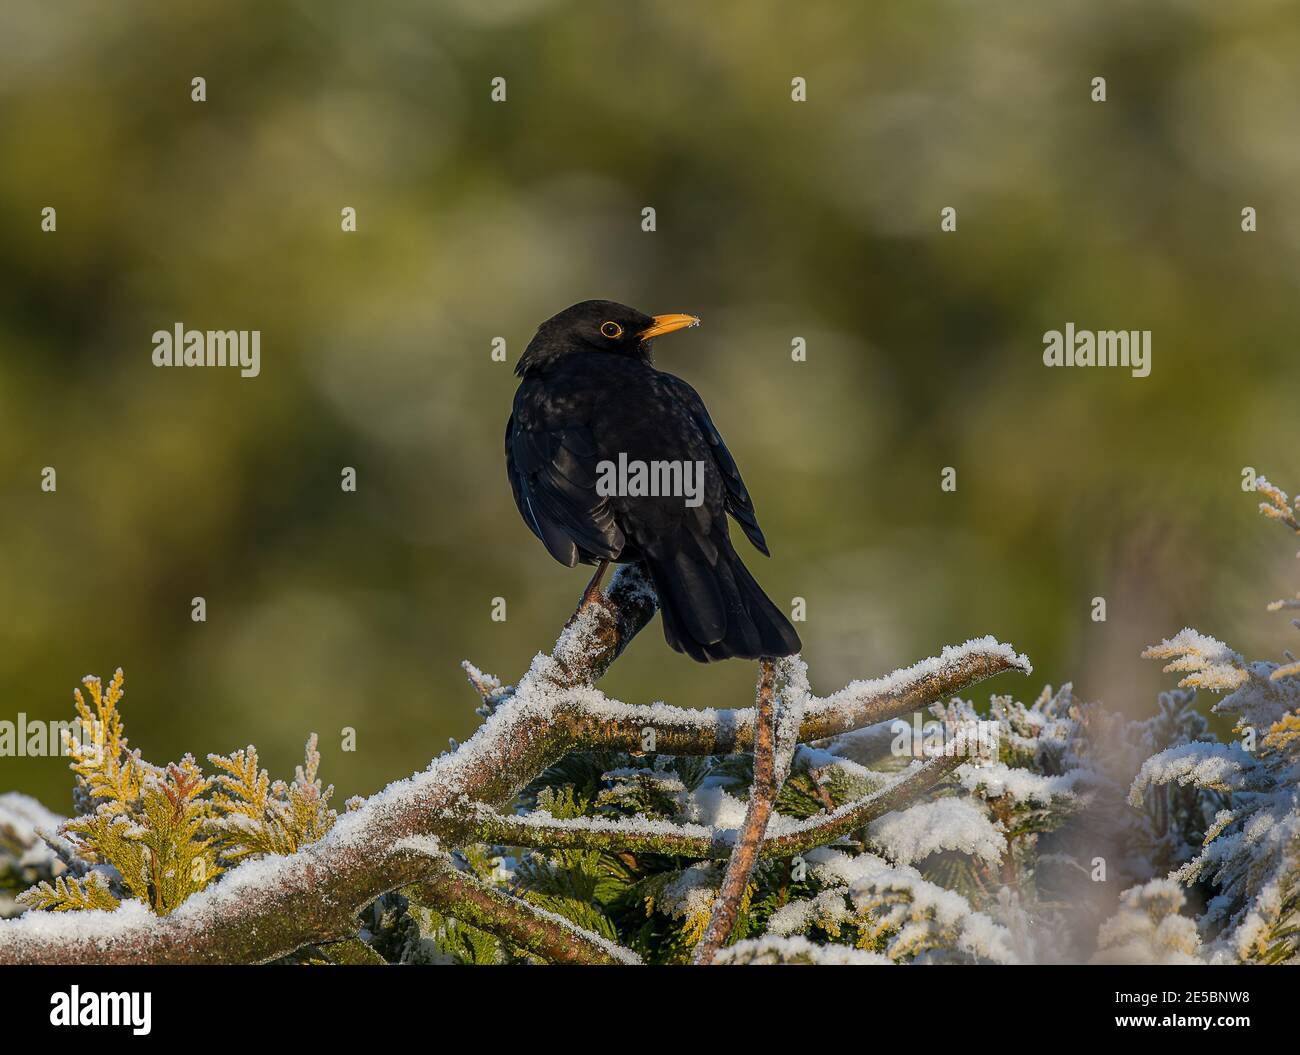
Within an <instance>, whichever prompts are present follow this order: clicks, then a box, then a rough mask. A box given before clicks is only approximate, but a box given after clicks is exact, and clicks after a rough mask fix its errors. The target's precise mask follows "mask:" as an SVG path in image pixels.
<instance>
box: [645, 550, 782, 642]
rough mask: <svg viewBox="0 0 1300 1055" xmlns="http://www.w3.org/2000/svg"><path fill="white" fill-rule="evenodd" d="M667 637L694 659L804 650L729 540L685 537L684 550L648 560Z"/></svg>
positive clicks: (779, 611)
mask: <svg viewBox="0 0 1300 1055" xmlns="http://www.w3.org/2000/svg"><path fill="white" fill-rule="evenodd" d="M646 566H647V567H648V568H649V570H650V577H651V579H652V580H653V581H654V585H655V591H656V592H657V593H658V594H659V610H660V611H661V612H662V613H663V620H664V637H665V638H667V639H668V644H669V646H670V647H672V648H674V649H676V650H677V651H678V652H685V653H686V654H687V655H688V656H690V657H691V658H692V659H695V660H698V661H699V662H701V663H708V662H709V661H710V660H715V659H730V658H738V659H758V658H759V657H761V656H792V655H794V654H795V653H796V652H798V651H799V650H800V648H802V645H801V644H800V642H799V635H798V634H796V633H795V630H794V627H793V626H791V625H790V621H789V620H788V619H786V617H785V616H784V615H783V614H782V613H781V610H780V609H779V608H777V606H776V605H775V604H773V603H772V602H771V601H770V600H768V597H767V595H766V594H765V593H763V590H762V588H761V587H760V586H759V585H758V583H756V582H755V581H754V577H753V576H752V575H750V574H749V570H748V569H747V568H746V567H745V565H744V564H743V563H742V562H741V560H740V557H739V555H738V554H737V553H736V551H735V550H734V549H733V548H732V545H731V541H730V539H728V538H727V537H726V536H725V535H721V536H715V537H713V538H705V539H701V538H698V537H696V536H694V535H690V534H689V533H685V537H684V538H683V540H682V545H681V546H679V547H678V548H677V550H676V551H675V552H674V553H672V554H670V555H668V556H666V557H664V558H662V559H657V558H654V557H650V558H648V559H647V560H646Z"/></svg>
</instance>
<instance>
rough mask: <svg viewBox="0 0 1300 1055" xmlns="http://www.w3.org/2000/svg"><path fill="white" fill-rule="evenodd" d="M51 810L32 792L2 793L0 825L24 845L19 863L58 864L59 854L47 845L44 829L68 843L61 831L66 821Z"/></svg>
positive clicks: (61, 843)
mask: <svg viewBox="0 0 1300 1055" xmlns="http://www.w3.org/2000/svg"><path fill="white" fill-rule="evenodd" d="M66 820H67V818H66V817H60V816H59V815H58V814H57V813H52V812H51V811H50V810H48V809H46V808H45V807H44V806H43V805H41V804H40V803H39V802H37V801H36V800H35V799H34V798H32V797H31V796H29V795H23V794H20V793H19V792H17V791H7V792H5V793H4V794H0V829H6V828H7V829H8V830H9V831H11V832H12V833H13V834H14V837H15V838H16V839H17V840H18V842H19V844H20V845H22V846H23V847H25V849H24V851H23V853H22V856H21V857H20V858H19V859H18V864H19V865H20V866H24V867H25V866H28V865H36V866H39V865H49V866H55V865H56V863H57V862H58V861H59V858H58V855H57V854H55V853H54V851H53V850H51V849H50V847H49V846H48V845H46V843H45V840H44V839H42V838H41V835H42V833H44V835H46V836H47V837H49V838H50V839H52V840H53V841H54V842H56V843H58V844H60V845H67V843H66V840H64V839H63V838H62V837H61V836H60V835H59V827H60V826H61V825H62V824H63V823H64V821H66Z"/></svg>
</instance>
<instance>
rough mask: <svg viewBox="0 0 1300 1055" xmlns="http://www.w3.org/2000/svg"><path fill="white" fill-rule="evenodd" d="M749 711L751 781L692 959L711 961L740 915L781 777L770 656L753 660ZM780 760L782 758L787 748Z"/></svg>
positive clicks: (773, 667)
mask: <svg viewBox="0 0 1300 1055" xmlns="http://www.w3.org/2000/svg"><path fill="white" fill-rule="evenodd" d="M754 711H755V724H754V783H753V786H752V787H751V788H750V792H749V802H748V804H747V805H746V807H745V821H744V823H743V824H742V825H741V826H740V831H739V832H738V833H737V834H736V843H735V845H734V846H733V847H732V848H731V857H730V859H729V860H728V861H727V871H726V874H725V875H723V877H722V888H721V889H720V890H719V891H718V898H717V900H716V901H715V902H714V903H713V914H712V916H710V917H709V925H708V927H707V929H706V930H705V931H704V937H703V938H702V939H701V940H700V944H699V947H698V948H697V949H696V950H695V958H694V962H695V963H696V964H710V963H712V962H713V958H714V957H715V956H716V955H717V953H718V950H719V949H720V948H722V946H723V945H724V944H725V943H726V941H727V939H728V938H729V937H730V936H731V929H732V927H734V926H735V925H736V917H738V916H739V915H740V903H741V902H742V901H743V900H744V897H745V888H746V887H747V886H749V877H750V876H751V875H752V874H753V871H754V865H755V864H756V863H757V861H758V851H759V848H760V847H761V846H762V843H763V836H764V834H765V833H766V832H767V822H768V819H769V818H770V817H771V816H772V806H773V803H775V801H776V796H777V792H779V791H780V790H781V783H782V781H784V780H785V773H783V772H778V771H777V767H776V667H775V665H774V664H773V662H772V661H771V660H770V659H762V660H759V663H758V690H757V693H756V696H755V701H754ZM786 761H787V763H788V761H789V753H787V756H786Z"/></svg>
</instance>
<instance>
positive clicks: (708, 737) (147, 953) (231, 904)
mask: <svg viewBox="0 0 1300 1055" xmlns="http://www.w3.org/2000/svg"><path fill="white" fill-rule="evenodd" d="M656 606H657V602H656V598H655V595H654V591H653V588H652V587H651V586H650V584H649V582H648V580H647V579H646V577H645V576H644V574H643V573H642V572H641V571H640V570H639V569H638V568H637V567H635V566H628V567H624V568H621V569H620V570H619V572H618V573H617V574H616V575H615V576H614V577H613V580H612V581H611V583H610V586H609V590H608V592H607V594H606V595H605V596H603V597H601V598H600V599H599V600H598V601H594V602H591V603H586V604H583V605H582V606H580V607H579V610H578V611H577V612H576V613H575V614H574V616H573V618H572V619H570V621H569V623H568V624H567V625H566V626H565V628H564V630H563V632H562V633H561V635H560V638H559V640H558V641H557V643H556V646H555V648H554V649H553V650H552V652H551V653H550V654H549V655H538V656H537V657H536V658H535V659H534V661H533V663H532V665H531V667H530V669H529V671H528V672H527V674H525V676H524V677H523V679H522V680H521V681H520V683H519V685H518V686H517V687H515V688H510V687H502V686H501V684H500V683H499V682H498V681H497V680H496V679H494V678H492V677H491V676H489V675H486V674H483V673H481V672H479V671H478V670H477V669H474V668H471V667H468V666H467V673H468V674H469V676H470V680H471V683H472V684H473V685H474V687H475V689H476V690H477V691H478V693H479V695H480V696H481V697H482V701H483V702H482V706H481V707H480V713H481V714H483V715H484V716H485V721H484V723H483V725H482V726H480V728H479V729H478V731H477V732H476V733H475V734H474V736H473V737H471V738H470V739H469V740H468V741H466V742H465V743H464V744H462V745H460V746H459V747H457V748H456V750H454V751H452V752H450V753H447V754H443V755H442V756H440V757H438V758H436V759H434V760H433V762H431V763H430V765H429V766H428V768H427V769H425V770H424V771H423V772H421V773H417V774H415V775H414V776H411V777H409V778H407V779H405V780H399V781H396V782H394V783H393V784H391V785H389V786H388V787H387V788H385V789H384V790H383V791H380V792H378V793H377V794H375V795H373V796H371V797H370V798H369V799H366V800H364V801H362V802H361V803H360V805H359V806H357V808H355V809H352V810H350V811H349V812H347V813H345V814H344V815H343V816H341V817H339V818H338V820H337V822H336V823H335V824H334V826H333V827H332V828H331V829H330V830H329V831H328V833H327V834H325V835H324V836H323V837H322V838H320V839H319V840H318V841H316V842H312V843H309V844H307V845H305V846H303V847H302V848H301V849H299V850H297V851H296V852H295V853H292V854H287V855H274V854H273V855H268V856H265V857H261V858H258V859H254V860H249V861H246V862H245V863H243V864H240V865H239V866H238V867H235V868H233V869H231V870H230V871H229V872H227V873H226V874H224V875H223V876H221V877H220V878H219V879H217V880H216V881H214V882H212V883H211V884H210V885H208V886H207V887H205V888H204V889H202V890H200V891H199V892H197V893H195V894H193V895H192V896H190V897H188V898H187V899H186V900H184V901H183V902H182V903H181V904H179V905H178V906H177V907H176V908H175V909H174V910H173V911H171V912H169V913H168V914H166V915H155V914H154V913H153V912H151V911H150V910H149V909H148V908H147V907H146V906H145V905H144V904H142V903H141V902H139V901H136V900H127V901H124V902H123V903H122V904H121V905H120V906H119V907H118V908H117V909H115V910H113V911H105V910H97V909H91V910H86V911H77V912H64V913H56V912H47V911H39V910H32V911H28V912H27V913H25V914H24V915H22V916H20V917H18V918H17V919H10V920H0V964H5V963H148V962H155V963H182V962H184V963H257V962H265V961H268V960H274V959H277V958H279V957H282V956H285V955H288V954H290V953H293V952H294V951H295V950H298V949H301V948H303V947H304V946H308V945H323V944H328V943H342V942H348V941H350V940H351V939H354V938H355V937H356V936H357V934H358V932H359V929H360V921H359V914H360V913H361V911H362V910H363V909H364V908H365V907H366V906H367V905H370V904H371V903H372V902H374V901H375V900H376V899H377V898H379V897H381V896H382V895H384V894H386V893H388V892H390V891H395V890H399V889H400V890H404V891H406V892H407V893H408V895H409V896H411V897H412V899H413V900H417V901H422V902H428V903H431V904H433V905H434V906H435V907H436V908H437V910H438V911H440V912H442V913H444V914H446V915H448V916H452V917H456V918H460V919H463V920H465V921H466V922H468V923H470V924H471V925H472V926H476V927H479V928H481V929H482V930H485V931H487V932H489V933H492V934H495V935H497V936H498V937H500V938H503V939H504V940H506V941H508V942H510V943H512V944H514V945H515V946H517V947H519V948H522V949H525V950H527V951H529V952H531V953H533V954H535V955H537V956H539V957H541V958H543V959H551V960H561V961H566V962H587V963H590V962H631V961H632V960H634V959H635V957H633V956H632V954H631V953H630V952H628V951H627V950H624V949H620V948H619V947H618V946H615V945H613V944H612V943H610V942H608V941H606V940H605V939H602V938H600V937H598V936H597V935H595V934H592V933H590V932H587V931H584V930H582V929H581V928H576V927H574V926H573V924H571V923H569V922H567V921H564V920H562V919H561V918H560V917H558V916H555V915H554V914H552V913H548V912H545V911H543V910H541V909H539V908H537V907H536V906H533V905H530V904H528V903H526V902H523V901H522V900H520V899H519V898H514V897H511V896H509V895H507V894H505V893H503V892H501V891H499V890H495V889H493V888H491V887H489V886H487V885H485V884H482V883H479V882H478V881H477V880H474V879H473V877H471V876H469V875H466V874H464V873H461V872H459V871H458V870H457V869H456V868H455V866H454V865H453V864H452V858H451V857H450V856H449V854H450V852H451V851H453V850H455V849H456V848H457V847H461V846H468V845H470V844H472V843H476V842H480V841H483V840H489V841H497V842H502V843H508V844H512V845H524V846H528V845H533V846H561V845H567V846H602V847H604V846H613V847H618V848H623V849H628V850H632V851H635V850H636V849H640V848H646V849H648V848H656V849H657V848H661V847H670V848H671V849H668V850H667V851H666V852H671V853H679V854H683V855H685V856H696V857H700V858H706V857H727V856H729V855H730V853H731V851H732V848H733V846H734V845H735V843H736V833H735V832H734V830H733V831H727V830H721V829H714V828H706V827H703V826H692V825H673V824H667V823H664V822H645V821H639V820H638V819H637V818H632V819H629V820H625V821H620V822H611V821H603V820H596V819H590V818H588V819H583V820H575V819H570V820H563V821H561V820H556V819H555V818H551V817H549V816H548V815H546V814H545V813H540V812H534V813H532V814H528V815H525V816H516V817H509V816H506V815H505V814H503V813H502V812H501V811H502V810H505V809H506V808H508V807H509V806H510V804H511V803H512V802H513V801H514V800H515V797H516V796H517V795H518V794H519V793H520V792H521V791H522V790H523V789H524V788H525V787H527V786H528V785H529V784H530V783H531V782H532V781H533V780H535V779H536V778H537V777H538V775H539V774H541V773H542V772H543V771H544V770H546V769H547V768H548V767H550V766H552V765H554V764H556V763H557V762H558V761H560V760H561V759H562V758H564V756H565V755H566V754H568V753H569V752H571V751H574V750H586V749H593V748H598V749H607V750H634V751H642V750H645V749H646V748H645V747H644V744H645V743H646V737H647V735H648V734H649V735H650V736H651V737H652V739H653V741H654V746H653V748H652V750H653V752H655V753H658V754H666V755H719V754H730V753H740V752H750V751H752V750H753V748H754V739H755V710H754V709H737V710H721V709H718V710H707V711H690V710H685V709H681V708H675V707H669V706H667V705H665V704H661V703H660V704H654V705H651V706H632V705H629V704H626V703H622V702H619V701H617V700H612V699H610V698H608V697H606V696H605V695H604V694H603V693H601V692H599V691H598V690H596V689H595V688H593V687H592V685H593V683H594V682H595V681H596V680H597V679H598V678H599V677H600V676H601V675H602V674H604V672H605V671H606V670H607V669H608V668H609V666H610V664H611V663H613V662H614V660H615V659H616V658H617V657H618V656H619V655H620V654H621V652H622V651H623V649H624V648H626V646H627V644H628V642H629V641H631V639H632V638H633V637H634V636H635V635H636V634H637V633H638V632H639V631H640V630H641V629H642V628H643V627H644V626H645V625H646V624H647V623H648V622H649V621H650V619H651V617H652V616H653V615H654V612H655V609H656ZM781 666H782V667H783V670H784V677H785V685H786V690H785V691H784V692H783V693H781V694H779V702H780V706H779V707H778V709H777V713H776V715H775V726H776V741H775V743H774V745H773V747H774V751H775V753H776V764H777V765H778V766H779V767H780V769H779V771H780V772H781V773H782V774H784V772H785V771H786V770H787V769H788V767H789V762H790V757H791V755H792V754H793V751H794V747H795V744H796V743H798V742H806V741H810V740H817V739H822V738H825V737H830V736H834V735H837V734H839V733H844V732H850V731H853V730H856V729H860V728H863V727H864V726H868V725H872V724H875V723H878V722H881V721H885V720H888V719H890V718H893V717H896V716H898V715H901V714H904V713H910V712H911V711H914V710H917V709H921V708H924V707H926V706H928V705H929V704H931V703H934V702H935V701H937V700H940V699H941V698H943V697H946V696H949V695H952V694H955V693H958V692H960V691H961V690H963V689H965V688H967V687H969V686H970V685H973V684H974V683H976V682H978V681H982V680H984V679H985V678H988V677H991V676H993V675H995V674H998V673H1000V672H1002V671H1006V670H1021V671H1024V672H1026V673H1028V672H1029V670H1030V669H1031V668H1030V665H1029V662H1028V660H1027V659H1025V657H1023V656H1020V655H1018V654H1017V653H1016V652H1015V651H1014V650H1012V649H1010V648H1009V647H1007V646H1006V645H1002V644H999V643H998V642H996V641H994V640H993V639H992V638H981V639H978V640H975V641H969V642H967V643H966V644H965V645H962V646H960V647H955V648H945V649H944V650H943V651H942V652H941V654H940V655H939V656H936V657H933V658H931V659H927V660H924V661H922V662H921V663H917V664H914V665H913V666H911V667H907V668H904V669H902V670H898V671H895V672H894V673H893V674H890V675H888V676H887V677H884V678H880V679H876V680H873V681H857V682H853V683H852V684H850V685H848V686H847V687H845V688H844V689H842V690H841V691H840V692H838V693H835V694H834V695H832V696H830V697H826V698H824V699H817V698H814V697H812V696H811V694H810V692H809V691H808V688H807V679H806V675H805V674H804V673H803V665H802V663H801V662H800V661H798V660H789V661H782V663H781ZM962 761H963V758H962V757H961V755H960V753H954V754H950V755H949V754H945V755H941V756H939V757H936V758H932V759H930V760H928V761H926V762H925V763H923V764H914V765H913V767H912V768H911V769H909V770H908V771H906V772H905V773H904V774H903V775H902V776H900V777H899V778H897V779H895V780H894V781H892V782H891V783H889V784H888V785H886V786H885V787H883V788H881V789H879V790H877V791H875V792H874V793H872V794H870V795H867V796H865V797H863V798H861V799H858V800H856V801H852V802H849V803H846V804H845V805H843V806H841V807H839V808H838V809H835V810H833V811H830V812H827V813H824V814H822V815H818V816H814V817H810V818H807V819H805V820H795V819H792V818H787V817H784V816H781V815H780V814H775V815H772V816H771V817H770V820H768V822H767V823H766V824H765V825H764V826H763V829H764V830H763V839H762V841H761V843H760V844H759V845H758V846H757V848H756V854H757V856H763V857H767V856H778V855H780V856H789V855H791V854H796V853H801V852H803V851H805V850H810V849H812V848H814V847H818V846H823V845H825V844H828V843H831V842H833V841H835V840H836V839H838V838H840V837H841V836H843V835H845V834H847V833H849V832H851V831H853V830H855V829H859V828H861V827H862V826H863V825H865V824H867V823H868V822H870V821H872V820H875V819H877V818H880V817H883V816H885V815H886V814H888V813H890V812H891V811H894V810H897V809H900V808H902V807H904V806H906V805H907V804H908V803H910V802H912V801H913V800H914V799H915V798H916V797H917V796H918V795H920V794H922V793H923V792H925V791H926V790H928V789H929V788H930V787H932V786H933V785H934V784H935V783H937V782H938V781H939V780H941V779H943V778H944V777H945V776H947V775H948V774H949V773H951V772H952V771H953V770H955V769H956V768H957V767H958V766H959V765H960V764H961V763H962ZM775 783H776V784H777V785H778V786H779V781H776V782H775ZM732 955H733V958H739V956H740V954H739V953H737V954H732ZM750 955H752V956H754V957H758V958H761V954H760V953H759V952H758V950H752V951H751V952H750Z"/></svg>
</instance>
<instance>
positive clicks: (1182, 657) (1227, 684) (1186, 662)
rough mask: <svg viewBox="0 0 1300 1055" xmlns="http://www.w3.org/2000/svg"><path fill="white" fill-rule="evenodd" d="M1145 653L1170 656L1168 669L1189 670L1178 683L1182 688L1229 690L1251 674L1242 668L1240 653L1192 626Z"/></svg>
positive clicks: (1148, 655)
mask: <svg viewBox="0 0 1300 1055" xmlns="http://www.w3.org/2000/svg"><path fill="white" fill-rule="evenodd" d="M1142 656H1143V658H1145V659H1164V660H1168V662H1167V663H1166V664H1165V668H1164V669H1165V672H1166V673H1170V674H1172V673H1186V674H1187V677H1185V678H1183V679H1182V680H1181V681H1180V682H1179V683H1178V684H1179V686H1180V687H1181V688H1191V689H1210V690H1212V691H1214V692H1226V691H1229V690H1231V689H1235V688H1238V687H1239V686H1240V685H1242V684H1243V683H1244V682H1245V681H1246V680H1247V678H1248V677H1249V675H1248V674H1247V673H1246V671H1245V670H1244V669H1243V668H1242V658H1241V656H1240V654H1238V653H1236V652H1234V651H1233V650H1232V649H1230V648H1229V647H1228V646H1227V645H1225V644H1224V643H1223V642H1222V641H1219V640H1217V639H1216V638H1213V637H1210V636H1209V635H1208V634H1202V633H1201V632H1200V631H1198V630H1193V629H1192V628H1191V627H1190V626H1188V627H1184V628H1183V629H1182V630H1180V631H1178V633H1177V634H1175V635H1174V636H1173V637H1169V638H1165V640H1163V641H1161V642H1160V644H1158V645H1151V646H1150V647H1149V648H1147V649H1146V650H1145V651H1143V653H1142Z"/></svg>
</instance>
